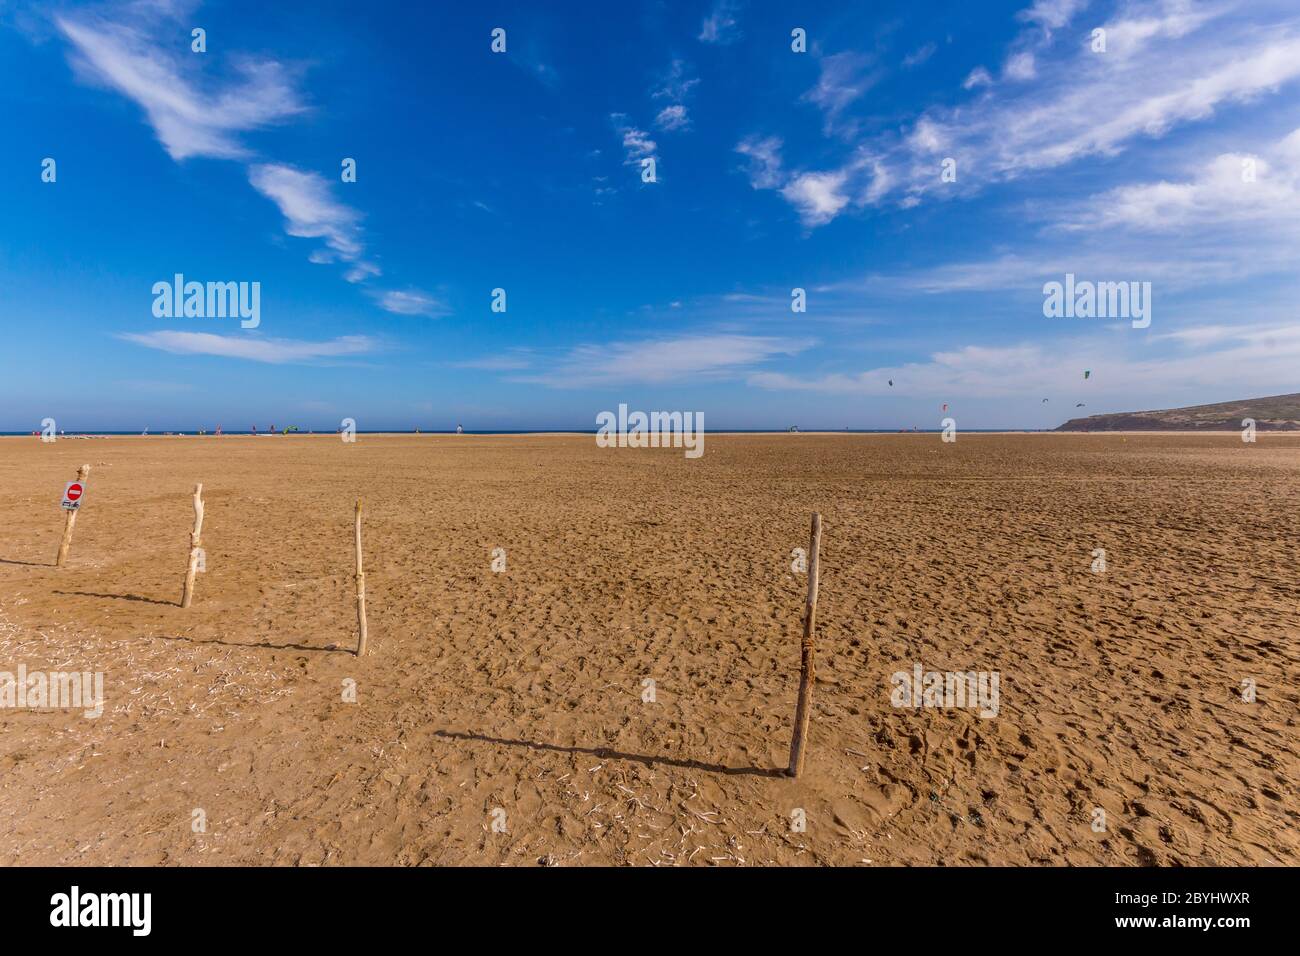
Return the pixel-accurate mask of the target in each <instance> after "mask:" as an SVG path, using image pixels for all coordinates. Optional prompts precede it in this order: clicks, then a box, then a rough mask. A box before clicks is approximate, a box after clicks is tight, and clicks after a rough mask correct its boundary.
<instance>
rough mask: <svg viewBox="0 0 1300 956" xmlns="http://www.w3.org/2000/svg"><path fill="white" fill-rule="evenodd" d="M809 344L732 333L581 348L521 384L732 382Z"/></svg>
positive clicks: (559, 386) (553, 386)
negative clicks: (741, 373)
mask: <svg viewBox="0 0 1300 956" xmlns="http://www.w3.org/2000/svg"><path fill="white" fill-rule="evenodd" d="M813 344H814V343H813V342H812V341H811V340H801V339H788V338H779V337H774V336H763V335H736V334H728V333H718V334H700V335H683V336H678V337H674V338H658V339H645V340H641V341H635V342H613V343H609V344H603V345H581V346H578V347H576V348H574V349H572V350H570V351H569V352H568V353H567V354H565V355H564V356H562V357H560V358H559V359H558V360H556V361H555V363H554V365H553V366H552V367H551V368H550V369H549V370H547V371H546V372H544V373H541V374H538V375H532V376H526V377H520V379H519V380H520V381H525V382H534V383H537V384H541V385H548V386H551V387H552V388H583V387H601V386H612V385H628V384H638V383H642V384H646V383H648V384H663V383H666V382H677V381H684V380H688V379H689V380H696V381H699V380H713V379H718V378H725V377H731V376H734V375H736V374H737V373H739V372H741V371H743V370H744V369H747V368H750V367H752V366H754V365H757V364H759V363H762V362H765V361H767V360H769V359H771V358H774V357H776V356H778V355H794V354H797V353H798V352H801V351H803V350H804V349H807V348H809V347H811V346H812V345H813Z"/></svg>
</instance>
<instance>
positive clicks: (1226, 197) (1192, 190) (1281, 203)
mask: <svg viewBox="0 0 1300 956" xmlns="http://www.w3.org/2000/svg"><path fill="white" fill-rule="evenodd" d="M1261 152H1262V155H1257V154H1247V153H1223V154H1221V155H1219V156H1216V157H1214V159H1212V160H1210V161H1209V162H1207V163H1205V164H1203V165H1202V166H1201V167H1200V168H1198V169H1195V170H1193V171H1191V173H1190V175H1189V176H1188V177H1187V178H1186V179H1183V180H1180V181H1175V182H1170V181H1167V180H1160V181H1158V182H1149V183H1136V184H1130V185H1125V186H1118V187H1116V188H1114V189H1111V190H1108V191H1107V192H1104V193H1101V194H1100V195H1097V196H1092V197H1090V198H1089V199H1087V200H1086V201H1085V202H1083V203H1080V204H1078V205H1077V206H1076V207H1074V208H1073V209H1072V210H1071V211H1070V212H1069V213H1068V214H1067V218H1066V219H1065V221H1064V222H1063V223H1062V225H1064V226H1065V227H1066V228H1068V229H1073V230H1095V229H1112V228H1115V227H1119V226H1122V227H1125V228H1127V229H1132V230H1140V231H1150V232H1171V231H1177V232H1179V233H1180V234H1181V233H1183V232H1185V231H1186V230H1188V229H1190V228H1193V227H1197V228H1212V229H1214V230H1215V231H1216V232H1217V233H1218V234H1219V235H1220V236H1222V234H1223V232H1225V231H1226V230H1227V229H1229V228H1230V227H1232V226H1233V225H1235V224H1250V225H1251V226H1252V227H1253V228H1254V230H1255V232H1254V236H1255V238H1257V239H1267V240H1269V241H1277V240H1279V239H1281V238H1282V237H1284V236H1285V237H1288V238H1290V239H1291V240H1297V239H1300V165H1297V162H1296V159H1297V158H1300V157H1297V156H1296V154H1297V153H1300V130H1296V131H1295V132H1294V133H1292V134H1291V135H1290V136H1288V137H1286V138H1285V139H1283V140H1282V141H1280V142H1278V143H1275V144H1272V145H1271V146H1268V147H1266V148H1265V149H1264V150H1262V151H1261ZM1260 229H1267V230H1268V235H1264V234H1262V233H1261V232H1259V231H1258V230H1260ZM1224 238H1226V237H1224ZM1243 238H1246V237H1238V238H1237V239H1236V240H1235V241H1242V239H1243ZM1255 244H1256V243H1252V246H1253V245H1255Z"/></svg>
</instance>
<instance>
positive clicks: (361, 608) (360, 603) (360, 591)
mask: <svg viewBox="0 0 1300 956" xmlns="http://www.w3.org/2000/svg"><path fill="white" fill-rule="evenodd" d="M356 532H357V625H358V626H359V627H360V629H361V630H360V636H359V637H358V638H357V657H361V656H363V655H364V654H365V653H366V572H365V571H363V570H362V568H361V499H360V498H358V499H357V520H356Z"/></svg>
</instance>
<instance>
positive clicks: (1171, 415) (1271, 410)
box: [1056, 392, 1300, 432]
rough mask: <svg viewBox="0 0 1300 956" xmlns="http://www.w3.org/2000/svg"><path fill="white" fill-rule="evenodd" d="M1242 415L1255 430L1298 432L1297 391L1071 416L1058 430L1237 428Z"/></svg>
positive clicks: (1299, 406) (1299, 394) (1299, 404)
mask: <svg viewBox="0 0 1300 956" xmlns="http://www.w3.org/2000/svg"><path fill="white" fill-rule="evenodd" d="M1243 418H1253V419H1255V427H1256V428H1257V429H1258V430H1259V431H1300V392H1297V393H1295V394H1293V395H1274V396H1272V397H1271V398H1246V399H1242V400H1241V401H1238V402H1220V403H1219V404H1217V405H1192V406H1191V407H1189V408H1162V409H1159V410H1157V411H1152V412H1116V413H1115V414H1113V415H1089V416H1088V417H1087V418H1071V419H1070V420H1069V421H1068V422H1066V423H1065V424H1064V425H1060V426H1058V427H1057V429H1056V430H1057V431H1058V432H1117V431H1125V432H1127V431H1136V432H1164V431H1240V430H1241V420H1242V419H1243Z"/></svg>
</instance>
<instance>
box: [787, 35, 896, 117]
mask: <svg viewBox="0 0 1300 956" xmlns="http://www.w3.org/2000/svg"><path fill="white" fill-rule="evenodd" d="M818 65H819V66H820V67H821V74H820V76H819V77H818V79H817V85H816V86H814V87H813V88H812V89H811V90H809V91H808V92H807V93H805V94H804V97H803V98H804V99H805V100H807V101H808V102H809V103H812V104H814V105H815V106H817V108H818V109H820V110H821V111H822V118H823V131H824V132H825V133H826V134H827V135H831V134H832V133H847V134H851V133H853V132H854V131H855V130H856V124H853V123H849V124H845V123H844V120H843V116H844V111H845V110H846V109H847V108H848V107H849V106H850V105H851V104H853V103H854V102H855V101H857V100H858V99H860V98H862V96H864V95H865V94H866V92H867V91H868V90H870V89H871V87H873V86H874V85H875V84H876V83H877V82H878V81H879V79H880V75H881V74H880V71H878V70H872V69H871V65H872V58H871V57H869V56H867V55H866V54H863V53H855V52H853V51H851V50H850V51H846V52H844V53H835V54H832V55H831V56H824V57H822V58H821V60H820V62H819V64H818Z"/></svg>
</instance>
